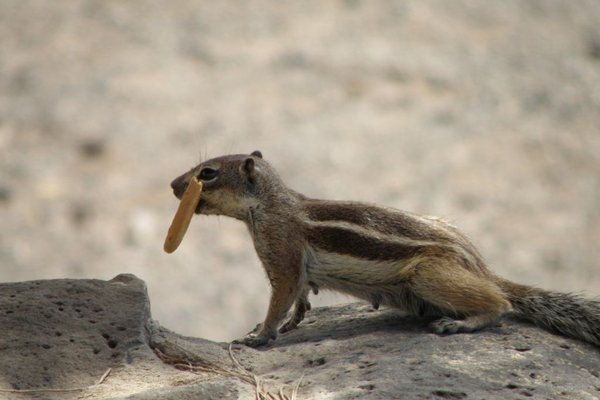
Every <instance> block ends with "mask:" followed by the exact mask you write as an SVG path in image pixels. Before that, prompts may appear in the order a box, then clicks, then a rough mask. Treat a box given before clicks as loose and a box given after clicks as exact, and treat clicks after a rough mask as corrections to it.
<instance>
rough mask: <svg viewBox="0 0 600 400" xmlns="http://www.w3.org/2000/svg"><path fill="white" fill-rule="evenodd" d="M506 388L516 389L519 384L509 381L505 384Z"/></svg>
mask: <svg viewBox="0 0 600 400" xmlns="http://www.w3.org/2000/svg"><path fill="white" fill-rule="evenodd" d="M506 388H507V389H511V390H512V389H518V388H519V385H515V384H514V383H509V384H508V385H506Z"/></svg>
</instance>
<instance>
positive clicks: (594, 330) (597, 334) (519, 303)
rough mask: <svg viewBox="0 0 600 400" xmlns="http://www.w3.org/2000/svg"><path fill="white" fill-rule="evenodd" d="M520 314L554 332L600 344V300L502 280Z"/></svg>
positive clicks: (502, 285)
mask: <svg viewBox="0 0 600 400" xmlns="http://www.w3.org/2000/svg"><path fill="white" fill-rule="evenodd" d="M498 283H499V285H500V287H501V288H502V289H503V290H504V292H505V293H506V294H507V295H508V300H509V301H510V302H511V304H512V306H513V308H514V309H515V311H516V312H517V314H518V316H519V317H522V318H524V319H526V320H529V321H531V322H533V323H534V324H536V325H538V326H540V327H542V328H545V329H547V330H549V331H551V332H556V333H559V334H562V335H565V336H568V337H571V338H575V339H580V340H583V341H585V342H588V343H592V344H594V345H596V346H600V300H598V299H586V298H584V297H581V296H579V295H575V294H570V293H559V292H551V291H547V290H542V289H537V288H532V287H529V286H525V285H519V284H516V283H513V282H509V281H506V280H500V281H499V282H498Z"/></svg>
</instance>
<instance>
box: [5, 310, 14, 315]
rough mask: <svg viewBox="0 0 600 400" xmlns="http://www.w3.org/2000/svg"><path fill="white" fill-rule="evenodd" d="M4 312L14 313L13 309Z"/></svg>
mask: <svg viewBox="0 0 600 400" xmlns="http://www.w3.org/2000/svg"><path fill="white" fill-rule="evenodd" d="M6 313H7V314H12V313H14V311H13V310H7V311H6Z"/></svg>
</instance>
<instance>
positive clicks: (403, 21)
mask: <svg viewBox="0 0 600 400" xmlns="http://www.w3.org/2000/svg"><path fill="white" fill-rule="evenodd" d="M598 26H600V2H598V1H595V0H590V1H570V2H564V1H558V0H556V1H550V0H548V1H521V0H513V1H503V2H485V1H480V2H477V1H475V2H472V1H466V0H465V1H454V2H444V1H416V0H415V1H405V2H397V1H359V0H354V1H353V0H348V1H330V2H319V1H303V2H267V1H247V2H232V1H224V2H196V1H185V0H179V1H170V2H166V1H163V2H144V3H143V5H142V3H141V2H120V1H80V2H60V3H56V2H40V1H26V0H19V1H17V0H14V1H13V0H9V1H3V2H0V220H1V221H2V232H1V233H0V280H1V281H4V282H7V281H21V280H30V279H42V278H59V277H60V278H84V277H85V278H88V277H97V278H102V279H110V278H112V277H113V276H115V275H117V274H119V273H121V272H131V273H134V274H136V275H137V276H139V277H140V278H142V279H144V280H145V281H146V282H147V284H148V289H149V292H150V296H151V299H152V301H153V306H152V307H153V314H154V317H155V318H156V319H158V320H159V321H160V322H161V324H163V325H164V326H167V327H169V328H171V329H173V330H175V331H178V332H181V333H185V334H188V335H194V336H203V337H206V338H209V339H214V340H229V339H232V338H234V337H236V336H240V335H242V334H243V333H245V332H246V331H247V330H248V329H249V328H250V327H252V326H254V324H255V323H256V322H257V321H258V320H259V319H261V318H262V316H263V314H264V312H265V308H266V303H267V300H268V290H269V289H268V285H267V282H266V279H265V278H264V273H263V272H262V270H261V267H260V264H259V262H258V260H257V259H256V256H255V254H254V251H253V248H252V244H251V242H250V239H249V237H248V234H247V232H246V230H245V227H244V226H243V225H241V224H240V223H238V222H236V221H230V220H228V219H227V218H215V217H213V218H207V217H198V218H196V220H195V221H194V223H193V224H192V226H191V228H190V231H189V233H188V236H187V237H186V238H185V241H184V243H183V244H182V246H181V248H180V249H179V250H178V251H177V252H176V253H174V254H173V255H166V254H164V253H163V251H162V242H163V239H164V235H165V233H166V230H167V227H168V225H169V223H170V220H171V217H172V215H173V213H174V210H175V208H176V207H177V202H176V200H175V198H174V197H172V194H171V192H170V190H169V182H170V181H171V179H172V178H174V177H175V176H177V175H179V174H180V173H182V172H184V171H185V170H187V169H188V168H189V167H191V166H193V165H194V164H196V163H197V162H198V161H199V159H202V158H207V157H212V156H217V155H221V154H225V153H232V152H250V151H252V150H255V149H260V150H262V152H263V154H264V156H265V158H266V159H267V160H269V161H270V162H272V164H273V165H275V166H276V167H277V168H278V170H279V171H280V173H281V175H282V176H283V177H284V178H285V180H286V181H287V182H288V183H289V185H290V186H291V187H292V188H294V189H297V190H299V191H301V192H303V193H305V194H306V195H309V196H312V197H321V198H330V199H354V200H364V201H369V202H374V203H380V204H384V205H387V206H394V207H398V208H402V209H406V210H411V211H415V212H419V213H424V214H429V215H438V216H443V217H444V218H446V219H448V220H450V221H452V222H453V223H454V224H455V225H457V226H459V227H461V228H462V229H463V230H464V231H465V232H466V233H467V234H468V235H469V236H470V237H471V238H472V239H473V241H474V242H475V243H476V244H477V245H478V246H479V248H480V249H481V252H482V253H483V254H484V255H485V257H486V259H487V260H488V261H489V263H490V264H491V265H492V266H493V268H494V269H495V270H496V271H497V272H498V273H499V274H501V275H503V276H505V277H507V278H510V279H513V280H517V281H519V282H523V283H528V284H535V285H539V286H543V287H547V288H551V289H557V290H563V291H583V292H586V293H588V294H589V295H590V296H591V295H600V273H599V272H600V262H599V261H598V260H599V259H600V207H599V204H600V112H599V110H600V31H599V30H598ZM348 300H349V299H348V298H346V297H343V296H326V295H325V296H323V295H321V294H320V295H319V296H318V297H317V298H316V299H315V303H316V304H324V303H332V302H345V301H348Z"/></svg>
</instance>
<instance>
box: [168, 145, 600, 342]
mask: <svg viewBox="0 0 600 400" xmlns="http://www.w3.org/2000/svg"><path fill="white" fill-rule="evenodd" d="M192 176H197V177H198V178H199V179H200V180H202V181H203V184H204V189H203V193H202V200H201V201H200V203H199V205H198V207H197V208H196V213H198V214H206V215H225V216H230V217H233V218H236V219H239V220H241V221H244V222H245V223H246V225H247V227H248V230H249V232H250V234H251V236H252V239H253V242H254V247H255V249H256V252H257V254H258V256H259V258H260V260H261V262H262V264H263V266H264V268H265V271H266V273H267V276H268V278H269V281H270V283H271V288H272V293H271V300H270V303H269V309H268V312H267V316H266V318H265V320H264V322H263V323H262V324H261V325H260V326H259V327H257V329H256V330H255V331H254V332H252V333H251V334H249V335H248V336H246V337H244V338H242V339H240V340H238V342H240V343H245V344H247V345H249V346H260V345H263V344H265V343H267V342H268V341H269V340H271V339H275V338H276V337H277V333H278V329H279V332H286V331H288V330H290V329H294V328H295V327H296V326H297V325H298V324H299V323H300V322H301V321H302V319H303V318H304V315H305V313H306V312H307V311H308V310H310V303H309V301H308V293H309V290H310V289H312V290H313V292H315V294H316V293H317V291H318V290H319V288H325V289H331V290H337V291H341V292H344V293H347V294H350V295H353V296H356V297H358V298H361V299H364V300H366V301H368V302H370V303H371V304H372V305H373V307H375V308H378V307H379V306H380V305H388V306H392V307H398V308H402V309H404V310H406V311H408V312H410V313H413V314H415V315H435V316H438V317H441V318H440V319H438V320H437V321H435V322H434V323H433V324H432V329H433V330H434V331H435V332H437V333H456V332H471V331H475V330H478V329H482V328H484V327H486V326H488V325H490V324H492V323H494V322H495V321H497V320H499V319H500V318H501V317H502V316H503V315H505V314H506V313H509V312H514V313H517V314H518V315H520V316H522V317H524V318H526V319H529V320H531V321H533V322H535V323H536V324H538V325H540V326H542V327H545V328H547V329H550V330H553V331H556V332H559V333H562V334H565V335H567V336H572V337H575V338H579V339H582V340H585V341H588V342H590V343H594V344H596V345H600V303H599V302H598V301H595V300H585V299H582V298H581V297H578V296H573V295H568V294H560V293H552V292H547V291H542V290H539V289H534V288H530V287H527V286H523V285H518V284H514V283H511V282H508V281H506V280H503V279H501V278H498V277H496V276H495V275H494V274H493V273H492V272H490V271H489V269H488V268H487V267H486V265H485V263H484V261H483V259H482V257H481V256H480V255H479V253H478V252H477V250H476V249H475V247H474V246H473V245H472V244H471V242H470V241H469V240H468V239H467V238H466V237H465V236H464V235H463V234H461V233H460V232H459V231H458V230H457V229H456V228H454V227H453V226H451V225H449V224H447V223H446V222H444V221H442V220H440V219H437V218H430V217H421V216H417V215H414V214H411V213H408V212H405V211H400V210H395V209H391V208H383V207H378V206H375V205H369V204H363V203H357V202H335V201H327V200H314V199H308V198H307V197H305V196H304V195H302V194H300V193H297V192H295V191H293V190H291V189H289V188H287V187H286V186H285V184H284V183H283V181H282V180H281V178H280V177H279V175H278V174H277V172H276V171H275V170H274V169H273V168H272V167H271V166H270V165H269V164H268V163H267V162H266V161H264V160H263V159H262V155H261V154H260V152H254V153H252V154H251V155H245V154H239V155H229V156H223V157H218V158H214V159H211V160H208V161H205V162H202V163H201V164H199V165H198V166H197V167H195V168H193V169H191V170H190V171H188V172H187V173H186V174H184V175H182V176H180V177H178V178H176V179H175V180H174V181H173V182H172V184H171V186H172V188H173V191H174V193H175V195H176V196H177V197H179V198H180V197H181V196H182V195H183V192H184V191H185V189H186V187H187V184H188V182H189V180H190V179H191V177H192ZM203 178H204V179H203ZM294 304H295V306H294V308H293V311H292V315H291V317H290V318H289V320H288V321H287V322H286V323H285V324H283V326H281V328H280V325H281V323H282V321H283V319H284V318H285V316H286V314H287V313H288V311H289V310H290V309H291V308H292V306H293V305H294Z"/></svg>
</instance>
